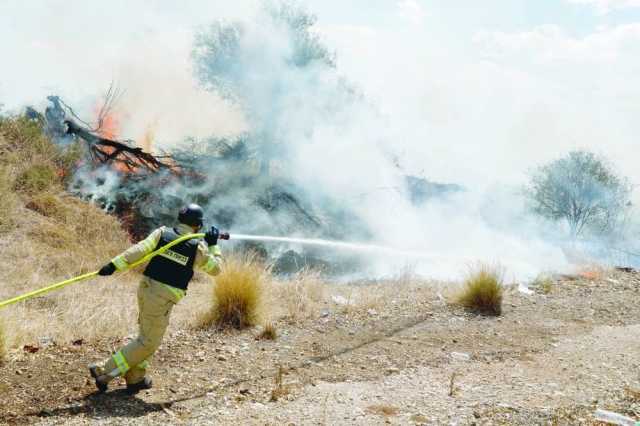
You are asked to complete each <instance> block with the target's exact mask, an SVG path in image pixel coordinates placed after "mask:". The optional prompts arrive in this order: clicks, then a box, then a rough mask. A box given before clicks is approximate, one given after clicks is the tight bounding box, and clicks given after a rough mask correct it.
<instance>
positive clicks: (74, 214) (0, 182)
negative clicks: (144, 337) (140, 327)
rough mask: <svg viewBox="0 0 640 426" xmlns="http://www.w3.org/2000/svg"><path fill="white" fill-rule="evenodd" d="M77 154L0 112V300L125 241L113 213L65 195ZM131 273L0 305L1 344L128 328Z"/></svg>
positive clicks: (90, 265) (93, 260)
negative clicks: (110, 214) (2, 339)
mask: <svg viewBox="0 0 640 426" xmlns="http://www.w3.org/2000/svg"><path fill="white" fill-rule="evenodd" d="M77 155H78V151H77V150H76V149H75V148H72V149H64V150H61V149H58V148H57V147H56V146H54V145H53V144H52V143H51V141H49V140H48V139H47V138H46V137H44V136H43V134H42V131H41V129H40V127H39V125H38V124H37V123H34V122H31V121H28V120H25V119H7V118H0V193H2V203H0V232H2V238H0V256H1V257H2V259H3V267H2V273H1V275H0V278H1V279H2V281H3V284H2V286H0V300H4V299H6V298H9V297H12V296H15V295H18V294H22V293H24V292H27V291H29V290H33V289H36V288H40V287H43V286H45V285H48V284H52V283H54V282H57V281H61V280H63V279H66V278H70V277H73V276H76V275H79V274H82V273H85V272H89V271H93V270H96V269H97V268H98V267H99V266H101V265H102V264H104V263H105V262H106V261H107V260H108V259H110V258H111V257H113V256H114V255H116V254H118V253H119V252H120V251H122V250H123V249H125V248H126V247H127V246H128V245H129V241H128V237H127V234H126V233H125V232H124V231H123V230H122V229H121V227H120V224H119V223H118V221H117V220H116V219H115V218H114V217H111V216H109V215H107V214H105V213H104V212H103V211H102V210H100V209H98V208H97V207H95V206H93V205H90V204H88V203H85V202H83V201H81V200H78V199H77V198H74V197H71V196H69V195H67V194H65V192H64V188H63V183H64V177H65V176H67V175H69V174H70V169H71V167H72V166H73V164H74V162H75V161H76V159H77ZM34 170H35V172H34ZM42 171H44V172H43V173H40V172H42ZM51 171H54V173H53V174H51V173H49V172H51ZM136 278H137V277H136V276H135V274H133V273H127V274H125V275H115V276H113V277H110V278H100V279H94V280H91V281H88V282H84V283H78V284H74V285H73V286H71V287H67V288H66V289H63V290H59V291H56V292H53V293H50V294H48V295H46V296H43V297H39V298H36V299H32V300H28V301H25V302H21V303H19V304H16V305H12V306H9V307H6V308H3V309H2V310H0V320H2V322H3V324H4V330H5V336H4V339H5V345H6V347H14V346H18V345H23V344H27V343H30V344H34V343H36V344H37V342H38V340H39V339H41V338H43V337H49V338H53V339H54V340H57V341H68V340H75V339H77V338H85V339H90V338H93V337H102V336H113V335H122V334H124V333H127V332H131V331H132V330H131V325H132V324H135V315H136V306H135V302H133V303H132V302H131V301H132V300H133V301H135V291H136V289H135V285H133V283H132V282H133V281H134V280H136Z"/></svg>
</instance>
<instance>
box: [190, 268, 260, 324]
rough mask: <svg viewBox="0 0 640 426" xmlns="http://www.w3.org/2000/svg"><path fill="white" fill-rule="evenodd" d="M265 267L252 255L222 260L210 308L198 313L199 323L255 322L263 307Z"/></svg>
mask: <svg viewBox="0 0 640 426" xmlns="http://www.w3.org/2000/svg"><path fill="white" fill-rule="evenodd" d="M267 277H268V271H266V270H265V268H264V266H263V265H262V264H260V263H258V262H256V261H255V260H254V259H252V258H247V257H232V258H229V259H227V260H226V261H225V263H224V265H223V268H222V272H221V273H220V275H218V276H217V277H216V280H215V281H216V284H215V286H214V287H213V292H212V294H213V305H212V309H210V310H209V311H208V312H206V313H204V314H203V315H201V317H200V320H199V323H200V326H201V327H204V328H209V327H212V326H215V327H217V328H229V327H232V328H236V329H243V328H246V327H251V326H253V325H256V323H257V322H258V319H259V317H260V313H261V309H263V305H262V304H263V301H264V292H265V281H266V280H267Z"/></svg>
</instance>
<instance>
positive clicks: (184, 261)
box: [144, 228, 198, 290]
mask: <svg viewBox="0 0 640 426" xmlns="http://www.w3.org/2000/svg"><path fill="white" fill-rule="evenodd" d="M178 238H180V235H179V234H178V232H177V231H176V230H174V229H171V228H164V229H162V230H161V233H160V240H159V241H158V244H157V245H156V247H155V248H154V250H157V249H159V248H161V247H164V246H166V245H167V244H169V243H170V242H172V241H174V240H177V239H178ZM197 252H198V241H196V240H195V239H194V240H187V241H183V242H181V243H180V244H176V245H175V246H173V247H171V248H170V249H169V250H167V251H165V252H164V253H162V254H159V255H158V256H156V257H154V258H153V259H151V260H150V261H149V264H148V265H147V268H146V269H145V270H144V275H146V276H147V277H149V278H152V279H154V280H156V281H160V282H161V283H164V284H168V285H170V286H172V287H176V288H179V289H182V290H186V289H187V286H188V285H189V281H191V278H193V264H194V263H195V260H196V253H197Z"/></svg>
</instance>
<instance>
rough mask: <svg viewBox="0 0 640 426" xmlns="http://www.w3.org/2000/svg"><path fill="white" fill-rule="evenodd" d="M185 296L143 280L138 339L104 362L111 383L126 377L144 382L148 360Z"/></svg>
mask: <svg viewBox="0 0 640 426" xmlns="http://www.w3.org/2000/svg"><path fill="white" fill-rule="evenodd" d="M183 296H184V292H183V291H182V290H180V289H176V288H174V287H170V286H168V285H166V284H163V283H160V282H158V281H155V280H152V279H150V278H147V277H143V279H142V281H141V282H140V286H139V287H138V327H139V331H138V337H137V338H136V339H134V340H132V341H131V342H129V343H128V344H127V345H126V346H125V347H123V348H122V349H120V350H119V351H118V352H116V353H115V354H114V355H113V356H112V357H110V358H108V359H107V360H105V361H104V362H103V363H102V365H101V366H102V368H100V370H101V371H100V374H106V375H108V376H109V380H110V379H113V378H115V377H118V376H124V378H125V380H126V381H127V383H128V384H134V383H138V382H140V381H141V380H143V379H144V376H145V374H146V370H147V367H148V360H149V359H150V358H151V356H152V355H153V354H154V353H155V351H156V350H157V349H158V347H159V346H160V343H161V342H162V338H163V336H164V333H165V331H166V329H167V326H168V325H169V317H170V315H171V310H172V309H173V306H174V305H175V304H176V303H178V302H179V301H180V299H181V298H182V297H183Z"/></svg>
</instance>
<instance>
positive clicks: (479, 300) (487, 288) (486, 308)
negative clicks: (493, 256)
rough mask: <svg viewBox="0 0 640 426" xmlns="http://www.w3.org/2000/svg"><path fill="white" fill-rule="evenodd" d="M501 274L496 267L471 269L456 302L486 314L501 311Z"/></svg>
mask: <svg viewBox="0 0 640 426" xmlns="http://www.w3.org/2000/svg"><path fill="white" fill-rule="evenodd" d="M502 294H503V286H502V276H501V273H500V272H499V271H498V270H497V269H496V268H491V267H488V266H480V267H478V268H477V269H476V270H474V271H471V272H470V273H469V276H468V277H467V279H466V280H465V282H464V285H463V288H462V291H461V292H460V294H459V295H458V297H457V302H458V303H459V304H460V305H462V306H464V307H465V308H467V309H469V310H472V311H475V312H479V313H482V314H486V315H500V314H501V313H502Z"/></svg>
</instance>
